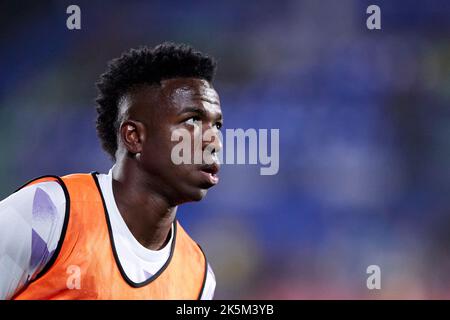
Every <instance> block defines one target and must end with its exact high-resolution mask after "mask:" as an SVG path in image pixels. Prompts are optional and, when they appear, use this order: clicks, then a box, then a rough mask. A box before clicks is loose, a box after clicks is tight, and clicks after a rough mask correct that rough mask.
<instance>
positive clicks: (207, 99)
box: [161, 78, 220, 109]
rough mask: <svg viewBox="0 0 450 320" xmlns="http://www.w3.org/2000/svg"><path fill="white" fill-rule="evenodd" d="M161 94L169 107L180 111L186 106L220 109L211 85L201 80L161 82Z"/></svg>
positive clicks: (183, 79) (186, 79) (187, 79)
mask: <svg viewBox="0 0 450 320" xmlns="http://www.w3.org/2000/svg"><path fill="white" fill-rule="evenodd" d="M161 94H162V96H163V98H165V99H167V102H169V104H170V107H171V108H174V109H180V108H183V107H185V106H186V105H189V104H190V105H192V104H195V105H198V104H201V105H203V106H204V107H205V108H206V107H208V108H215V107H220V100H219V95H218V94H217V92H216V90H214V88H213V87H212V86H211V84H210V83H209V82H208V81H206V80H202V79H194V78H177V79H168V80H163V81H162V82H161Z"/></svg>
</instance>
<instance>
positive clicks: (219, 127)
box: [215, 122, 223, 130]
mask: <svg viewBox="0 0 450 320" xmlns="http://www.w3.org/2000/svg"><path fill="white" fill-rule="evenodd" d="M215 126H216V128H217V129H218V130H220V129H221V128H222V126H223V124H222V122H216V124H215Z"/></svg>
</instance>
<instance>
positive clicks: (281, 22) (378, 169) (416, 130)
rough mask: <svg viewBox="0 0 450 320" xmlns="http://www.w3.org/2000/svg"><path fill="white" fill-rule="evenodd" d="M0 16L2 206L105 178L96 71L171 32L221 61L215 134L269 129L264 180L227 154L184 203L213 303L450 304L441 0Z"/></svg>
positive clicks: (194, 4) (56, 6)
mask: <svg viewBox="0 0 450 320" xmlns="http://www.w3.org/2000/svg"><path fill="white" fill-rule="evenodd" d="M70 4H77V5H79V6H80V7H81V16H82V30H80V31H69V30H67V29H66V18H67V14H66V8H67V6H68V5H70ZM370 4H377V5H379V6H380V7H381V13H382V18H381V19H382V30H381V31H369V30H367V28H366V18H367V17H368V15H367V14H366V8H367V6H368V5H370ZM0 24H1V28H0V39H1V40H0V41H1V51H0V74H1V76H0V119H1V126H0V148H1V151H0V199H3V198H5V197H6V196H7V195H8V194H10V193H11V192H12V191H14V190H15V189H16V187H18V186H19V185H21V184H22V183H23V182H25V181H27V180H29V179H30V178H33V177H35V176H39V175H42V174H50V173H52V174H59V175H64V174H68V173H73V172H89V171H93V170H97V171H100V172H107V170H108V169H109V168H110V166H111V163H110V162H109V160H108V158H107V156H106V154H105V153H104V152H103V151H102V150H101V148H100V145H99V143H98V140H97V137H96V133H95V127H94V119H95V110H94V102H93V100H94V97H95V95H96V91H95V87H94V82H95V81H96V80H97V77H98V75H99V74H100V73H102V72H103V71H104V69H105V67H106V62H107V61H108V60H109V59H111V58H113V57H116V56H118V55H120V53H121V52H122V51H124V50H126V49H128V48H130V47H135V46H139V45H149V46H154V45H156V44H158V43H160V42H162V41H166V40H172V41H177V42H185V43H189V44H192V45H193V46H195V47H196V48H198V49H200V50H202V51H205V52H208V53H210V54H212V55H214V56H215V57H217V58H218V60H219V70H218V76H217V79H216V82H215V87H216V89H217V90H218V92H219V94H220V95H221V100H222V109H223V112H224V115H225V128H244V129H246V128H269V129H270V128H279V129H280V158H281V159H280V170H279V173H278V174H277V175H275V176H260V175H259V166H256V165H224V166H223V168H222V173H221V183H220V185H219V186H218V187H217V188H216V189H215V190H212V191H211V192H210V193H209V194H208V196H207V198H206V200H205V201H203V202H200V203H195V204H189V205H186V206H182V207H180V210H179V219H180V220H181V221H182V223H184V225H186V228H187V229H188V230H189V231H190V232H191V233H192V235H193V237H194V238H195V239H196V240H197V241H198V242H199V243H201V244H202V246H203V248H204V249H205V251H206V252H207V255H208V257H209V260H210V262H211V264H212V266H213V268H214V270H215V273H216V277H217V282H218V286H217V290H216V298H219V299H220V298H237V299H249V298H262V299H266V298H274V299H318V298H336V299H348V298H356V299H365V298H368V299H372V298H374V299H380V298H385V299H390V298H400V299H410V298H418V299H434V298H447V299H448V298H450V289H449V283H450V272H449V270H450V251H449V250H450V167H449V164H450V108H449V107H450V41H449V40H450V2H449V1H447V0H432V1H431V0H430V1H418V0H414V1H380V0H376V1H370V2H369V1H357V0H346V1H332V0H327V1H313V0H310V1H267V0H260V1H255V2H250V1H239V0H228V1H222V2H220V3H215V2H212V1H206V0H201V1H173V0H170V1H168V0H165V1H159V2H156V1H127V2H126V4H125V2H123V1H108V2H104V1H95V2H94V1H84V0H83V1H81V0H77V1H71V2H69V1H33V2H31V1H30V2H25V1H17V2H15V1H4V2H2V3H1V5H0ZM372 264H376V265H379V266H380V267H381V273H382V276H381V285H382V288H381V290H372V291H370V290H368V289H367V287H366V278H367V276H368V275H367V274H366V268H367V266H369V265H372Z"/></svg>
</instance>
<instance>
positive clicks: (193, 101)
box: [119, 78, 220, 120]
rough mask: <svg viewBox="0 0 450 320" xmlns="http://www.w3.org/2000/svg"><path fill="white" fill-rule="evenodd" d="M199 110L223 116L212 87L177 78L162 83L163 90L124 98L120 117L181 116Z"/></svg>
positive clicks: (145, 89)
mask: <svg viewBox="0 0 450 320" xmlns="http://www.w3.org/2000/svg"><path fill="white" fill-rule="evenodd" d="M188 107H200V108H204V109H206V111H209V112H212V113H220V100H219V95H218V94H217V92H216V90H214V88H213V87H212V86H211V84H210V83H209V82H208V81H206V80H202V79H196V78H175V79H167V80H163V81H161V85H160V86H144V87H141V88H138V89H137V90H135V91H133V92H132V93H129V94H127V95H125V97H123V98H122V99H121V101H120V103H119V114H120V117H121V118H123V117H124V116H126V115H127V114H128V115H129V116H130V117H132V118H134V119H136V120H144V119H146V118H148V117H150V118H154V117H155V116H157V117H159V118H160V117H161V116H163V115H168V114H178V113H180V112H182V110H183V109H184V108H188Z"/></svg>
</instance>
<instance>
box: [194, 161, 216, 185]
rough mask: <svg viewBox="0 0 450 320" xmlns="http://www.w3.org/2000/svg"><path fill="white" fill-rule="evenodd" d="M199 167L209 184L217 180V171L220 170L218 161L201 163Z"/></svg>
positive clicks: (213, 183)
mask: <svg viewBox="0 0 450 320" xmlns="http://www.w3.org/2000/svg"><path fill="white" fill-rule="evenodd" d="M199 169H200V171H201V172H202V174H203V175H204V176H205V177H206V179H207V180H208V182H209V183H210V184H211V185H215V184H217V183H218V182H219V177H218V176H217V173H218V172H219V170H220V166H219V164H218V163H213V164H207V165H202V166H200V168H199Z"/></svg>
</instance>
